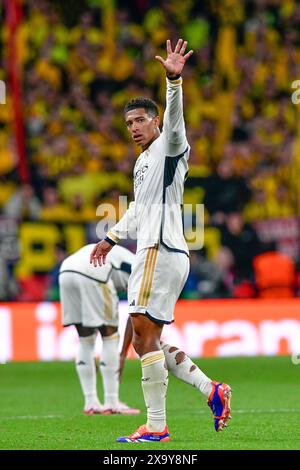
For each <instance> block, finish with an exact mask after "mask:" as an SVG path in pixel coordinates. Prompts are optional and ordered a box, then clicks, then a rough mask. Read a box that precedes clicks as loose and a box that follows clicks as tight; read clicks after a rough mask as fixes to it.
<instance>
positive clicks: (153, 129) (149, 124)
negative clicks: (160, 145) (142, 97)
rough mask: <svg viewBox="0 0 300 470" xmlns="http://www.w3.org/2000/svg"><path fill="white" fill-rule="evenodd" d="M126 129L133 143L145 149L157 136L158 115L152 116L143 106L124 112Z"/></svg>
mask: <svg viewBox="0 0 300 470" xmlns="http://www.w3.org/2000/svg"><path fill="white" fill-rule="evenodd" d="M125 122H126V126H127V129H128V131H129V132H130V134H131V137H132V138H133V140H134V141H135V143H136V144H137V145H138V146H139V147H142V149H146V148H147V147H149V145H150V144H151V143H152V142H153V140H155V139H156V138H157V137H158V136H159V116H155V117H152V116H150V114H147V112H146V111H145V109H144V108H136V109H133V110H131V111H128V112H127V113H126V114H125Z"/></svg>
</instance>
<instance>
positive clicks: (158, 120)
mask: <svg viewBox="0 0 300 470" xmlns="http://www.w3.org/2000/svg"><path fill="white" fill-rule="evenodd" d="M154 124H155V126H156V127H159V125H160V117H159V116H155V118H154Z"/></svg>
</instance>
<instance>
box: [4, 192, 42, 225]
mask: <svg viewBox="0 0 300 470" xmlns="http://www.w3.org/2000/svg"><path fill="white" fill-rule="evenodd" d="M41 208H42V204H41V202H40V201H39V199H38V198H37V197H36V196H35V194H34V189H33V187H32V186H31V185H30V184H24V185H23V186H21V187H20V189H18V190H17V191H16V192H15V193H14V195H13V196H12V197H11V198H10V199H9V201H8V202H7V203H6V204H5V206H4V208H3V213H4V214H5V215H7V216H9V217H13V218H15V219H18V220H37V219H39V217H40V212H41Z"/></svg>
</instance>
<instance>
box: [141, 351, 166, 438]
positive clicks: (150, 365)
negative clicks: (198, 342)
mask: <svg viewBox="0 0 300 470" xmlns="http://www.w3.org/2000/svg"><path fill="white" fill-rule="evenodd" d="M141 364H142V373H143V376H142V388H143V393H144V399H145V403H146V407H147V424H146V426H147V429H148V430H149V431H153V432H161V431H163V430H164V428H165V426H166V395H167V389H168V371H167V369H166V367H165V356H164V353H163V351H161V350H158V351H152V352H150V353H147V354H144V355H143V356H142V357H141Z"/></svg>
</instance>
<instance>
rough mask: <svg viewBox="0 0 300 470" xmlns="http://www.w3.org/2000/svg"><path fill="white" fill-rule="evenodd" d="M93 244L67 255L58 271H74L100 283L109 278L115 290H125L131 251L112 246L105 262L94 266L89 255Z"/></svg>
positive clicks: (129, 270)
mask: <svg viewBox="0 0 300 470" xmlns="http://www.w3.org/2000/svg"><path fill="white" fill-rule="evenodd" d="M95 245H96V244H95V243H91V244H90V245H85V246H84V247H83V248H80V250H78V251H76V252H75V253H73V254H72V255H70V256H68V258H66V259H65V260H64V261H63V262H62V265H61V267H60V273H62V272H75V273H79V274H82V275H83V276H86V277H88V278H90V279H92V280H95V281H99V282H102V283H107V282H108V280H109V279H111V280H112V281H113V283H114V286H115V288H116V289H117V291H124V290H127V285H128V278H129V276H130V273H131V265H132V262H133V259H134V255H133V253H131V251H129V250H127V249H126V248H123V247H122V246H114V247H113V248H112V249H111V251H110V252H109V253H108V255H107V257H106V263H105V264H104V265H102V266H98V265H97V266H96V267H95V266H94V265H93V264H90V255H91V252H92V250H93V249H94V247H95Z"/></svg>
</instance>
